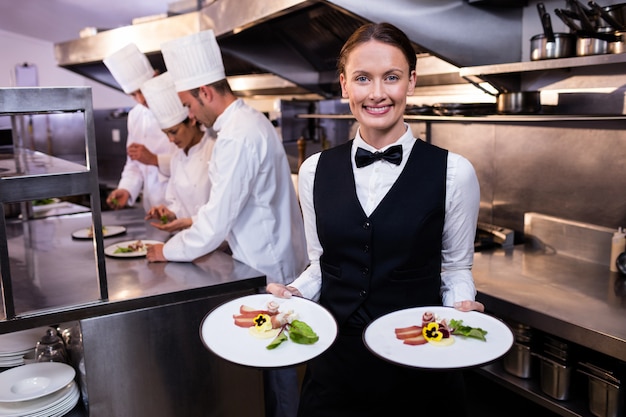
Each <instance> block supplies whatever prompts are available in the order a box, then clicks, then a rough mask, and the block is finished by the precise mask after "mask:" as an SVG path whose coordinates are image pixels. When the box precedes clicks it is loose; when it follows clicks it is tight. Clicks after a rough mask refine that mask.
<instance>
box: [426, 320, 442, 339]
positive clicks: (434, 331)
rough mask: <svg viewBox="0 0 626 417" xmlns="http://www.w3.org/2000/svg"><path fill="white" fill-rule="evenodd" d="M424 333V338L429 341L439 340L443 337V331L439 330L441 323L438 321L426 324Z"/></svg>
mask: <svg viewBox="0 0 626 417" xmlns="http://www.w3.org/2000/svg"><path fill="white" fill-rule="evenodd" d="M422 334H423V335H424V338H425V339H426V340H427V341H429V342H430V341H435V342H438V341H440V340H441V339H443V333H441V332H440V331H439V323H437V322H431V323H428V324H427V325H426V326H424V328H423V329H422Z"/></svg>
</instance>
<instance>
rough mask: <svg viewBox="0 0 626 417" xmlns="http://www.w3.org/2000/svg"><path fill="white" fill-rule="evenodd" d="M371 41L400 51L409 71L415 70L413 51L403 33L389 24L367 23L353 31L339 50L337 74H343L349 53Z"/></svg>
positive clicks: (415, 60) (415, 62)
mask: <svg viewBox="0 0 626 417" xmlns="http://www.w3.org/2000/svg"><path fill="white" fill-rule="evenodd" d="M372 40H373V41H378V42H382V43H386V44H388V45H391V46H395V47H397V48H398V49H400V50H401V51H402V53H403V54H404V56H405V58H406V60H407V62H408V63H409V71H412V70H414V69H415V65H416V64H417V57H416V56H415V49H413V45H412V44H411V41H410V40H409V38H408V37H407V36H406V34H405V33H404V32H402V31H401V30H400V29H398V28H397V27H395V26H394V25H392V24H391V23H386V22H383V23H367V24H365V25H363V26H361V27H360V28H358V29H357V30H356V31H354V33H353V34H352V35H351V36H350V37H349V38H348V40H347V41H346V43H344V45H343V47H342V48H341V52H340V53H339V60H338V61H337V69H338V71H339V74H343V72H344V70H345V68H346V61H347V60H348V55H350V52H352V50H353V49H354V48H356V47H357V46H359V45H361V44H363V43H366V42H369V41H372Z"/></svg>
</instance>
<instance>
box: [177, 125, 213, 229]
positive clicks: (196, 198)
mask: <svg viewBox="0 0 626 417" xmlns="http://www.w3.org/2000/svg"><path fill="white" fill-rule="evenodd" d="M214 144H215V138H214V137H211V135H210V134H209V132H208V131H207V132H205V133H204V135H203V136H202V139H201V140H200V142H198V143H197V144H195V145H194V146H192V147H191V148H189V151H188V153H185V151H184V150H182V149H178V150H177V151H176V152H175V153H174V155H172V160H171V161H170V170H171V174H170V180H169V182H168V183H167V190H166V193H165V200H166V204H167V208H168V209H170V210H171V211H173V212H174V213H176V217H177V218H179V219H182V218H185V217H192V218H193V217H194V216H195V215H196V213H197V212H198V210H200V207H202V206H203V205H204V204H206V202H207V201H209V193H210V192H211V182H210V181H209V160H210V159H211V152H212V151H213V145H214Z"/></svg>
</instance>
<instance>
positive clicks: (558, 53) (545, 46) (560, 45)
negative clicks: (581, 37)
mask: <svg viewBox="0 0 626 417" xmlns="http://www.w3.org/2000/svg"><path fill="white" fill-rule="evenodd" d="M575 52H576V36H575V35H574V34H571V33H555V34H554V42H550V41H549V39H548V37H547V36H546V35H545V34H543V33H540V34H538V35H535V36H533V37H532V38H530V59H531V61H539V60H541V59H553V58H568V57H571V56H574V54H575Z"/></svg>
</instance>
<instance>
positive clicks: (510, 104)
mask: <svg viewBox="0 0 626 417" xmlns="http://www.w3.org/2000/svg"><path fill="white" fill-rule="evenodd" d="M496 111H497V112H498V114H533V113H539V112H540V111H541V93H540V92H539V91H517V92H504V93H500V94H498V97H497V98H496Z"/></svg>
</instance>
